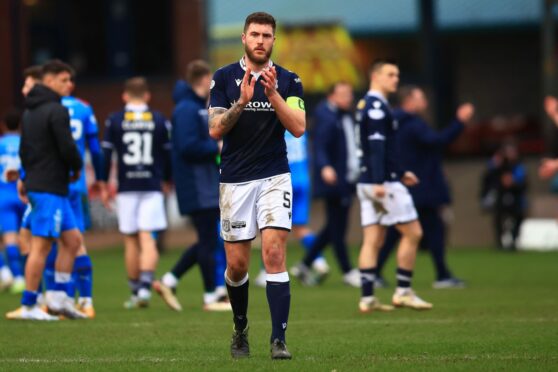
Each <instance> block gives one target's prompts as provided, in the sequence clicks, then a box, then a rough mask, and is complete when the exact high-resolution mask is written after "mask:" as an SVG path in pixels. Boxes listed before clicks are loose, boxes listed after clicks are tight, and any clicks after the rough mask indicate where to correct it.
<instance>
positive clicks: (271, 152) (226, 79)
mask: <svg viewBox="0 0 558 372" xmlns="http://www.w3.org/2000/svg"><path fill="white" fill-rule="evenodd" d="M269 64H270V67H271V66H272V65H273V63H272V62H271V61H270V63H269ZM274 66H275V69H276V71H277V91H278V92H279V94H280V95H281V97H283V99H285V100H287V99H288V98H289V97H298V98H300V99H302V96H303V89H302V83H301V81H300V78H299V77H298V76H297V75H296V74H295V73H293V72H290V71H288V70H286V69H284V68H282V67H281V66H278V65H274ZM245 72H246V64H245V62H244V58H243V59H241V60H240V62H236V63H233V64H230V65H228V66H225V67H222V68H220V69H219V70H217V71H216V72H215V75H214V76H213V81H212V83H211V95H210V101H209V107H210V108H217V107H221V108H225V109H229V108H230V107H231V106H232V105H233V104H234V103H235V102H236V101H237V100H238V98H239V97H240V84H241V82H242V79H243V77H244V74H245ZM252 77H253V78H256V79H258V80H259V79H261V77H260V74H256V73H254V72H252ZM299 102H300V105H301V107H300V108H301V109H303V103H302V101H299ZM284 137H285V127H283V125H282V124H281V122H280V121H279V119H278V118H277V115H276V114H275V109H274V108H273V107H272V106H271V103H270V102H269V100H268V99H267V96H266V95H265V93H264V86H263V85H262V84H260V82H259V81H258V82H257V83H256V86H255V88H254V96H253V97H252V100H251V101H250V102H249V103H248V105H247V106H246V107H245V108H244V112H243V113H242V114H241V115H240V118H239V119H238V122H237V123H236V125H235V126H234V127H233V128H232V129H231V131H230V132H229V133H227V134H226V135H225V136H224V137H223V151H222V154H221V169H220V170H221V177H220V181H221V182H224V183H239V182H246V181H253V180H257V179H262V178H267V177H272V176H276V175H278V174H282V173H288V172H289V164H288V161H287V150H286V145H285V139H284Z"/></svg>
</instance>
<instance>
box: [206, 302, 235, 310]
mask: <svg viewBox="0 0 558 372" xmlns="http://www.w3.org/2000/svg"><path fill="white" fill-rule="evenodd" d="M203 309H204V310H205V311H216V312H217V311H232V306H231V303H230V302H224V301H215V302H209V303H206V304H204V305H203Z"/></svg>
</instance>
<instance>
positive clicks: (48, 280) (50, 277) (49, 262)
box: [43, 242, 65, 291]
mask: <svg viewBox="0 0 558 372" xmlns="http://www.w3.org/2000/svg"><path fill="white" fill-rule="evenodd" d="M56 256H58V245H57V244H56V242H54V243H52V248H51V249H50V253H49V254H48V256H47V259H46V264H45V271H44V273H43V279H44V282H45V290H47V291H54V290H56V289H55V283H54V272H55V268H54V267H55V264H56ZM64 290H65V289H64Z"/></svg>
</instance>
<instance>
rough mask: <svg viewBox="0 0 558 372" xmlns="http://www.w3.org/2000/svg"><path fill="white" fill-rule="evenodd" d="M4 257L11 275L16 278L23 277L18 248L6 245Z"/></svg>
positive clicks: (13, 245)
mask: <svg viewBox="0 0 558 372" xmlns="http://www.w3.org/2000/svg"><path fill="white" fill-rule="evenodd" d="M6 256H7V258H8V266H9V267H10V270H11V271H12V275H13V276H15V277H16V278H17V277H21V276H23V267H22V266H21V256H20V254H19V247H18V246H17V245H15V244H8V245H7V246H6Z"/></svg>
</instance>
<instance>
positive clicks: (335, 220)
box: [304, 196, 352, 273]
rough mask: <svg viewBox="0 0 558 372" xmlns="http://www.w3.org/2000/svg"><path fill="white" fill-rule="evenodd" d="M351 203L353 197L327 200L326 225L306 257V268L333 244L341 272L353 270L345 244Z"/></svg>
mask: <svg viewBox="0 0 558 372" xmlns="http://www.w3.org/2000/svg"><path fill="white" fill-rule="evenodd" d="M351 201H352V197H351V196H347V197H329V198H326V199H325V207H326V225H325V226H324V228H323V229H322V230H321V231H320V233H319V234H318V236H317V237H316V240H315V241H314V244H313V245H312V248H311V249H310V250H309V251H308V252H307V253H306V256H305V257H304V264H305V265H306V266H308V267H310V266H311V265H312V262H314V260H315V259H316V258H317V257H318V256H319V255H320V253H321V252H322V251H323V250H324V249H325V247H326V246H327V245H328V244H329V243H332V244H333V249H334V252H335V257H336V258H337V262H338V264H339V267H340V268H341V271H342V272H343V273H347V272H349V271H350V270H351V268H352V266H351V263H350V261H349V254H348V251H347V244H346V243H345V235H346V233H347V226H348V222H349V210H350V208H351Z"/></svg>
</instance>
